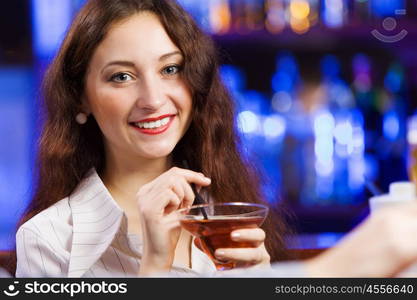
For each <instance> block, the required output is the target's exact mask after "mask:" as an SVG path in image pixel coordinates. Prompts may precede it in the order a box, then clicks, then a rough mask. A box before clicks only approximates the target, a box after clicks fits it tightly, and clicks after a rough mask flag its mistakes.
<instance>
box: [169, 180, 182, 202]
mask: <svg viewBox="0 0 417 300" xmlns="http://www.w3.org/2000/svg"><path fill="white" fill-rule="evenodd" d="M170 188H171V189H172V191H173V192H174V193H175V194H177V195H178V198H179V199H180V200H181V201H183V200H184V197H185V190H184V180H181V179H175V181H174V180H173V182H172V183H171V184H170Z"/></svg>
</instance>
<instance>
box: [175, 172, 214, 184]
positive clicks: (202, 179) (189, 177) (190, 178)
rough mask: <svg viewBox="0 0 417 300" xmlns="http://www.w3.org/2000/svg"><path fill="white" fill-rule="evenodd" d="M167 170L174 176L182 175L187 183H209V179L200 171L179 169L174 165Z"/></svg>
mask: <svg viewBox="0 0 417 300" xmlns="http://www.w3.org/2000/svg"><path fill="white" fill-rule="evenodd" d="M169 172H171V173H173V174H175V175H176V176H182V177H184V178H185V180H186V181H187V182H188V183H195V184H197V185H202V186H208V185H210V183H211V179H210V178H208V177H206V176H204V175H203V174H202V173H198V172H194V171H191V170H187V169H181V168H177V167H174V168H172V169H170V170H169Z"/></svg>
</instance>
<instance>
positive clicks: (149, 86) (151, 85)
mask: <svg viewBox="0 0 417 300" xmlns="http://www.w3.org/2000/svg"><path fill="white" fill-rule="evenodd" d="M165 102H166V100H165V97H164V95H163V93H162V86H161V83H160V81H159V80H158V78H156V77H154V76H147V77H143V79H142V80H141V81H140V85H139V96H138V99H137V101H136V106H137V107H138V108H140V109H142V110H146V111H148V112H154V111H158V110H159V109H160V108H161V107H162V106H163V105H164V104H165Z"/></svg>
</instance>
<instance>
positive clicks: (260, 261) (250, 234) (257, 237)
mask: <svg viewBox="0 0 417 300" xmlns="http://www.w3.org/2000/svg"><path fill="white" fill-rule="evenodd" d="M231 238H232V240H233V241H236V242H247V243H250V244H252V245H253V247H250V248H219V249H216V252H215V253H214V254H215V256H216V258H217V259H219V260H225V261H228V260H231V261H235V262H237V267H245V268H247V267H255V266H256V267H258V266H268V267H269V266H270V256H269V254H268V252H267V251H266V249H265V245H264V240H265V232H264V231H263V230H262V229H261V228H250V229H239V230H234V231H233V232H232V233H231Z"/></svg>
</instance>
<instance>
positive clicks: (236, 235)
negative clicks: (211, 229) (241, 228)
mask: <svg viewBox="0 0 417 300" xmlns="http://www.w3.org/2000/svg"><path fill="white" fill-rule="evenodd" d="M239 238H240V233H239V232H232V239H239Z"/></svg>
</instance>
